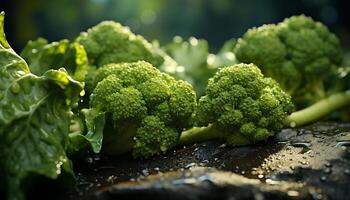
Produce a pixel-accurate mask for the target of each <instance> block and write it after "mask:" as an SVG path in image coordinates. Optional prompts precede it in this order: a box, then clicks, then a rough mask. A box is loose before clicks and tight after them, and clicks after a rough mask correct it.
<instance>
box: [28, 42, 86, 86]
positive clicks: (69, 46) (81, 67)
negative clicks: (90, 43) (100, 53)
mask: <svg viewBox="0 0 350 200" xmlns="http://www.w3.org/2000/svg"><path fill="white" fill-rule="evenodd" d="M21 56H22V57H23V58H24V59H25V60H26V61H27V62H28V65H29V68H30V70H31V72H32V73H33V74H36V75H42V74H43V73H45V72H46V71H47V70H49V69H58V68H61V67H64V68H66V70H67V71H68V73H69V74H70V75H71V76H72V77H73V78H74V79H75V80H78V81H84V79H85V76H86V74H87V73H88V69H89V66H88V59H87V55H86V52H85V49H84V47H83V46H82V45H80V44H78V43H76V42H74V43H70V42H69V41H68V40H61V41H58V42H52V43H48V42H47V40H45V39H43V38H39V39H37V40H35V41H29V42H28V44H27V45H26V46H25V48H24V49H23V51H22V52H21ZM53 67H56V68H53Z"/></svg>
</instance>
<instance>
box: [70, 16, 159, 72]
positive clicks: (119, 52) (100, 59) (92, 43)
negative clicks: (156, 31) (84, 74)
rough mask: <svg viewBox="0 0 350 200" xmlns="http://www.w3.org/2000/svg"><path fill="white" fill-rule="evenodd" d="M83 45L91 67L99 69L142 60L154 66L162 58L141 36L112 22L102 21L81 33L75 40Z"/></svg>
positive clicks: (157, 64)
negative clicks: (111, 64)
mask: <svg viewBox="0 0 350 200" xmlns="http://www.w3.org/2000/svg"><path fill="white" fill-rule="evenodd" d="M76 42H78V43H79V44H81V45H83V46H84V48H85V50H86V52H87V55H88V58H89V63H90V64H91V65H94V66H97V67H100V66H103V65H106V64H109V63H120V62H136V61H139V60H144V61H147V62H149V63H151V64H152V65H154V66H157V67H159V66H160V65H162V64H163V62H164V58H163V57H162V56H160V55H159V53H158V52H157V50H156V49H154V47H153V46H152V44H150V43H149V42H147V41H146V40H145V39H144V38H143V37H142V36H140V35H134V34H133V33H132V32H131V31H130V29H129V28H128V27H124V26H122V25H121V24H119V23H116V22H113V21H104V22H101V23H99V24H98V25H96V26H94V27H92V28H90V29H89V30H87V32H83V33H81V34H80V36H79V37H78V38H77V39H76Z"/></svg>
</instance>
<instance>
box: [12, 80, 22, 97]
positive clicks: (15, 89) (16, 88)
mask: <svg viewBox="0 0 350 200" xmlns="http://www.w3.org/2000/svg"><path fill="white" fill-rule="evenodd" d="M11 91H12V92H13V93H14V94H18V93H19V92H20V91H21V86H20V85H19V84H18V83H17V82H14V83H13V84H12V86H11Z"/></svg>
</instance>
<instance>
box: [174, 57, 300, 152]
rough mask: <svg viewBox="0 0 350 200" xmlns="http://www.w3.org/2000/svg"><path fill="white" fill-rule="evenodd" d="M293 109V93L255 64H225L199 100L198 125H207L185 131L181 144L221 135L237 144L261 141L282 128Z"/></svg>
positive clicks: (210, 81) (220, 136)
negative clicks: (285, 90) (284, 89)
mask: <svg viewBox="0 0 350 200" xmlns="http://www.w3.org/2000/svg"><path fill="white" fill-rule="evenodd" d="M293 109H294V106H293V104H292V102H291V98H290V96H289V95H288V94H286V93H285V92H284V91H283V90H282V89H281V88H280V87H279V85H278V84H277V83H276V82H275V81H274V80H272V79H271V78H265V77H264V76H263V75H262V73H261V72H260V70H259V68H258V67H256V66H255V65H253V64H237V65H234V66H230V67H225V68H223V69H221V70H220V71H218V72H217V73H216V74H215V75H214V77H212V78H211V79H209V82H208V86H207V88H206V95H205V96H203V97H201V98H200V100H199V103H198V110H197V113H196V121H197V123H198V124H197V125H198V126H207V127H205V128H197V129H196V128H194V129H190V130H188V131H186V132H184V133H183V134H182V136H181V143H191V142H193V141H198V140H207V139H213V138H221V139H225V140H226V142H227V143H228V144H230V145H233V146H235V145H246V144H250V143H255V142H258V141H262V140H265V139H266V138H268V137H269V136H272V135H274V134H275V133H276V132H277V131H279V130H280V129H281V128H282V127H283V125H284V119H285V118H286V117H287V116H288V114H290V113H291V112H292V111H293ZM208 125H209V126H208Z"/></svg>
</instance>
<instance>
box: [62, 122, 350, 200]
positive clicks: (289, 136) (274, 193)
mask: <svg viewBox="0 0 350 200" xmlns="http://www.w3.org/2000/svg"><path fill="white" fill-rule="evenodd" d="M75 171H76V173H77V178H78V186H77V188H76V189H75V190H73V191H69V192H68V193H67V194H66V196H67V198H68V199H131V198H132V197H133V198H135V199H137V197H138V198H140V197H144V198H143V199H170V198H172V199H199V198H200V199H217V198H218V197H220V199H252V198H255V199H348V197H349V196H350V124H349V123H316V124H313V125H311V126H308V127H305V128H302V129H284V130H283V131H282V132H281V133H279V134H277V136H276V137H275V138H272V139H270V140H268V141H266V142H264V143H261V144H257V145H252V146H247V147H238V148H232V147H227V146H225V145H224V144H223V143H222V142H219V141H212V142H204V143H200V144H195V145H192V146H187V147H179V148H178V149H176V150H174V151H173V152H169V153H167V154H165V155H160V156H157V157H153V158H151V159H148V160H135V159H132V157H131V155H125V156H123V157H119V158H109V157H106V156H103V155H97V156H92V157H89V158H87V159H85V160H84V161H82V162H80V163H76V164H75ZM215 197H217V198H215Z"/></svg>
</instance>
